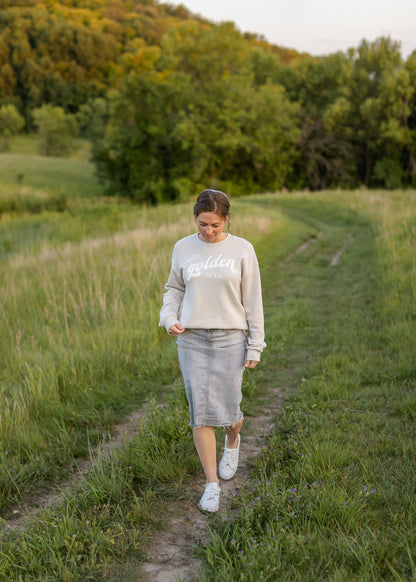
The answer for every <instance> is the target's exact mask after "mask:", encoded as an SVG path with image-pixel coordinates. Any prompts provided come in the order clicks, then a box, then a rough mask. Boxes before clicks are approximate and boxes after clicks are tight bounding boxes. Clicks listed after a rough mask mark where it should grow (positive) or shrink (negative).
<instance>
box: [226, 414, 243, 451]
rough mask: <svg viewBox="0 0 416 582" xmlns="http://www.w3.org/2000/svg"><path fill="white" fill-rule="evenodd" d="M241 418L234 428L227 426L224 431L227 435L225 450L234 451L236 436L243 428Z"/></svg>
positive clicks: (236, 443) (236, 442)
mask: <svg viewBox="0 0 416 582" xmlns="http://www.w3.org/2000/svg"><path fill="white" fill-rule="evenodd" d="M243 420H244V419H243V418H242V419H241V420H240V421H239V422H237V424H236V425H234V426H227V427H226V428H225V431H226V433H227V449H236V448H237V445H238V435H239V433H240V430H241V427H242V426H243Z"/></svg>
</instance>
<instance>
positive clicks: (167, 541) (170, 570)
mask: <svg viewBox="0 0 416 582" xmlns="http://www.w3.org/2000/svg"><path fill="white" fill-rule="evenodd" d="M287 396H288V391H286V392H283V391H282V390H280V389H275V390H270V392H269V394H268V395H267V397H266V399H265V401H264V403H263V406H262V410H261V411H260V413H259V414H256V416H255V417H253V418H251V417H249V418H246V419H245V422H244V425H243V429H242V432H241V448H240V457H239V465H238V471H237V473H236V475H235V477H234V478H233V479H231V480H230V481H220V486H221V500H220V511H219V515H220V516H222V517H223V518H224V517H225V516H226V512H227V505H228V500H229V497H230V496H231V495H232V493H233V491H235V490H236V489H239V488H241V487H244V486H245V485H247V484H248V483H249V482H250V473H251V470H250V459H251V458H253V457H255V456H256V455H257V454H258V453H259V451H260V447H261V444H262V442H263V439H264V436H265V435H266V434H267V433H269V432H270V430H271V429H272V428H273V426H274V424H273V420H274V418H275V416H276V414H277V408H278V406H280V405H281V404H282V403H283V400H284V398H286V397H287ZM218 437H219V438H221V437H220V432H218ZM204 483H205V482H204V480H203V479H202V478H201V479H197V480H195V481H194V482H193V483H192V484H191V485H190V487H191V495H190V499H189V500H188V501H186V502H185V503H183V502H181V504H178V503H175V506H174V507H173V508H172V512H171V515H170V517H169V518H168V520H167V526H166V529H165V530H163V531H160V532H157V533H155V535H154V536H153V539H152V543H151V545H150V547H149V549H148V552H147V558H148V561H147V562H144V563H143V564H141V565H139V566H138V567H137V569H135V572H133V570H130V573H129V574H130V577H124V578H123V580H125V581H126V582H127V581H131V582H132V581H133V580H136V581H138V580H140V581H141V582H179V581H180V582H191V581H192V580H194V579H195V577H196V575H197V573H198V571H200V569H201V566H202V564H201V563H200V561H199V560H198V559H197V558H196V557H195V555H194V546H195V545H196V544H198V543H202V544H203V543H204V537H205V531H206V525H207V523H208V522H209V520H210V519H211V518H210V516H207V515H204V514H203V513H201V512H200V511H199V510H198V508H197V505H198V501H199V499H200V497H201V495H202V492H203V488H204ZM179 505H181V507H179ZM124 576H126V573H124ZM118 580H121V578H118Z"/></svg>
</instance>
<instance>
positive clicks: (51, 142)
mask: <svg viewBox="0 0 416 582" xmlns="http://www.w3.org/2000/svg"><path fill="white" fill-rule="evenodd" d="M32 115H33V119H34V123H35V126H36V127H37V131H38V150H39V153H40V154H42V155H45V156H66V155H68V154H69V153H70V152H71V151H72V150H73V148H74V137H75V136H76V135H77V133H78V125H77V122H76V119H75V116H74V115H72V114H69V113H65V111H64V109H63V108H62V107H53V106H52V105H43V106H42V107H40V108H39V109H34V110H33V111H32Z"/></svg>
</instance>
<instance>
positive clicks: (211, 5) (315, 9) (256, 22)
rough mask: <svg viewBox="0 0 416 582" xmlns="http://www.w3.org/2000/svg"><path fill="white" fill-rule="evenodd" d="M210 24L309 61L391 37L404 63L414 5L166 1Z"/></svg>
mask: <svg viewBox="0 0 416 582" xmlns="http://www.w3.org/2000/svg"><path fill="white" fill-rule="evenodd" d="M169 3H170V4H174V5H178V4H183V5H185V6H186V7H187V8H188V9H189V10H190V11H191V12H194V13H196V14H200V15H201V16H204V17H205V18H207V19H208V20H211V21H213V22H215V23H219V22H224V21H232V22H234V23H235V25H236V26H237V28H238V29H239V30H240V31H241V32H253V33H257V34H260V35H263V36H264V37H265V38H266V40H267V41H269V42H270V43H272V44H276V45H279V46H281V47H284V48H291V49H296V50H297V51H299V52H307V53H310V54H312V55H314V56H320V55H327V54H331V53H334V52H337V51H343V52H344V51H346V50H347V49H348V48H357V47H358V45H359V44H360V42H361V41H362V39H364V38H365V39H366V40H368V41H374V40H375V39H376V38H378V37H380V36H390V37H391V38H392V39H393V40H395V41H398V42H400V44H401V50H402V55H403V57H404V58H407V57H408V56H409V54H411V53H412V52H413V51H414V50H416V0H347V1H345V0H344V1H342V0H208V1H207V0H181V1H177V0H174V1H172V0H169Z"/></svg>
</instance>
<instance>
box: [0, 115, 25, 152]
mask: <svg viewBox="0 0 416 582" xmlns="http://www.w3.org/2000/svg"><path fill="white" fill-rule="evenodd" d="M24 125H25V120H24V118H23V117H22V116H21V115H20V113H19V112H18V110H17V109H16V107H15V106H14V105H2V106H1V107H0V136H1V137H2V144H1V147H0V150H1V151H2V152H4V151H6V150H7V147H8V143H9V138H10V137H11V136H12V135H16V134H17V133H19V131H21V130H22V129H23V127H24Z"/></svg>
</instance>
